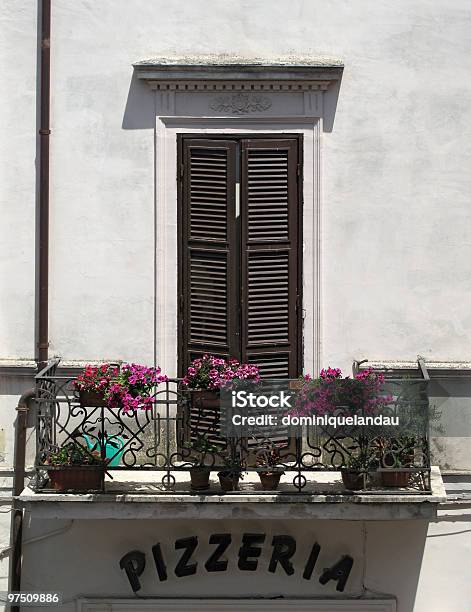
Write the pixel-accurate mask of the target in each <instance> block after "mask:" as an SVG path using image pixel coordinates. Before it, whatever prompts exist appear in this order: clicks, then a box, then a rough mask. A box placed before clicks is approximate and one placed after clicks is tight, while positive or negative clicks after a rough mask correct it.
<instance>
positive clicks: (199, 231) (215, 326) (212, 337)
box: [179, 138, 239, 374]
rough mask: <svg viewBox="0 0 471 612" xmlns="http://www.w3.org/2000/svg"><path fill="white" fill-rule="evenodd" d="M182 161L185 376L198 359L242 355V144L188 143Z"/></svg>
mask: <svg viewBox="0 0 471 612" xmlns="http://www.w3.org/2000/svg"><path fill="white" fill-rule="evenodd" d="M181 147H182V150H181V153H180V160H181V162H182V174H183V176H182V180H181V184H180V189H181V192H180V201H181V207H180V219H179V225H180V231H181V232H182V240H181V241H180V266H181V268H180V269H181V274H180V309H181V317H180V318H179V324H180V322H181V323H182V329H181V334H179V335H180V347H179V350H180V359H179V368H180V374H183V373H184V372H185V371H186V368H187V367H188V365H189V363H190V362H191V361H192V360H193V359H194V358H195V357H197V356H201V355H203V354H204V353H212V354H213V355H217V356H221V357H225V358H227V357H229V356H237V355H238V353H239V332H238V328H239V324H238V321H237V308H238V301H239V299H238V296H239V284H238V282H237V275H238V270H239V266H238V262H237V255H236V253H237V248H236V243H237V240H236V236H235V221H234V220H235V168H236V150H237V143H236V142H234V141H229V140H204V139H193V138H191V139H187V138H186V139H183V140H182V141H181Z"/></svg>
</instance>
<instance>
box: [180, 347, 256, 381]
mask: <svg viewBox="0 0 471 612" xmlns="http://www.w3.org/2000/svg"><path fill="white" fill-rule="evenodd" d="M239 380H244V381H248V382H253V383H256V382H258V381H259V380H260V374H259V371H258V368H257V366H255V365H250V364H248V363H239V362H238V361H237V359H229V360H228V361H226V360H225V359H221V358H219V357H214V356H213V355H203V357H198V358H197V359H194V360H193V361H192V363H191V365H190V366H189V368H188V370H187V372H186V376H185V377H184V378H183V381H182V383H183V385H185V387H188V388H189V389H220V388H221V387H227V386H230V385H231V384H232V383H234V382H236V381H239Z"/></svg>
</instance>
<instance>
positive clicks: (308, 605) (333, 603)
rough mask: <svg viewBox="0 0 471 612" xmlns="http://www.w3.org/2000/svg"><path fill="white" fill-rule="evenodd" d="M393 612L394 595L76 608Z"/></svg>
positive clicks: (84, 610) (106, 602)
mask: <svg viewBox="0 0 471 612" xmlns="http://www.w3.org/2000/svg"><path fill="white" fill-rule="evenodd" d="M136 610H155V611H156V612H159V611H161V612H188V610H191V611H192V612H226V611H227V612H231V611H232V612H241V610H244V612H245V611H247V612H248V611H250V610H253V611H254V612H277V611H279V612H284V611H285V610H290V611H292V612H316V611H317V612H395V611H396V601H395V600H394V599H360V600H358V599H356V600H353V599H350V600H349V599H309V600H308V599H146V600H139V599H138V598H134V599H116V600H113V599H81V600H78V601H77V612H135V611H136Z"/></svg>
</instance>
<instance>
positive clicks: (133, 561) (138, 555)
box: [119, 550, 146, 593]
mask: <svg viewBox="0 0 471 612" xmlns="http://www.w3.org/2000/svg"><path fill="white" fill-rule="evenodd" d="M119 567H120V568H121V569H123V570H124V571H125V572H126V576H127V577H128V580H129V583H130V585H131V589H132V590H133V591H134V593H135V592H136V591H139V589H140V588H141V583H140V581H139V576H140V575H141V574H142V572H143V571H144V569H145V567H146V556H145V554H144V553H143V552H140V551H139V550H133V551H131V552H129V553H128V554H127V555H124V557H123V558H122V559H121V561H120V562H119Z"/></svg>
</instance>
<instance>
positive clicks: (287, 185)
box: [241, 138, 302, 378]
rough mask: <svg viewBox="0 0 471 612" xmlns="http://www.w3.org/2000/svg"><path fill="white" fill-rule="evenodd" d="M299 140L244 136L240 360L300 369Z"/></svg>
mask: <svg viewBox="0 0 471 612" xmlns="http://www.w3.org/2000/svg"><path fill="white" fill-rule="evenodd" d="M298 157H299V156H298V139H296V138H281V139H279V140H278V139H266V140H262V139H248V140H243V141H242V165H241V215H242V241H241V269H242V287H241V307H242V336H241V340H242V342H241V343H242V360H243V361H247V362H249V363H255V364H257V365H258V366H259V367H260V369H261V371H262V374H263V375H264V376H270V377H275V378H285V377H290V378H295V377H296V376H298V375H299V374H300V370H301V363H300V357H299V348H300V346H299V343H300V342H299V330H300V321H299V319H300V317H299V315H300V313H299V305H300V292H301V288H300V286H299V285H300V280H299V276H300V266H301V253H300V249H299V252H298V243H299V233H300V220H301V214H302V211H301V206H300V204H301V203H300V197H299V189H298V174H299V170H298V169H299V165H298V164H299V159H298Z"/></svg>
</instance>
